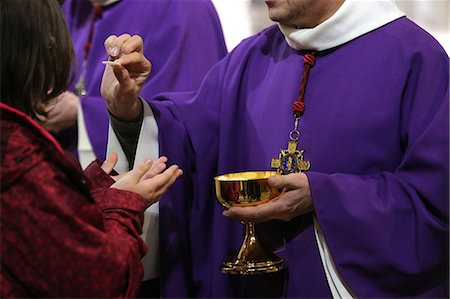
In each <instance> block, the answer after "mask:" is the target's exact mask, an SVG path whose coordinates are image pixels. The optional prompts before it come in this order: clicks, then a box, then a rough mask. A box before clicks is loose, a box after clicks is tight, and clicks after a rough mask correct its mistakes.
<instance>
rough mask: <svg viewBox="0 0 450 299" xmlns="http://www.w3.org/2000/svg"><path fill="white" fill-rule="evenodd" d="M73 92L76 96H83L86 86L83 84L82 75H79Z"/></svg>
mask: <svg viewBox="0 0 450 299" xmlns="http://www.w3.org/2000/svg"><path fill="white" fill-rule="evenodd" d="M74 92H75V94H76V95H77V96H85V95H86V86H85V84H84V77H81V78H80V80H79V81H78V82H77V84H76V85H75V90H74Z"/></svg>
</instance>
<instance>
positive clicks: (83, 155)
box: [77, 104, 95, 169]
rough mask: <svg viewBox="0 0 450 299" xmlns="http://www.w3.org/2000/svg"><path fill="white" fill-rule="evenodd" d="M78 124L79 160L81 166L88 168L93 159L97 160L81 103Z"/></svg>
mask: <svg viewBox="0 0 450 299" xmlns="http://www.w3.org/2000/svg"><path fill="white" fill-rule="evenodd" d="M77 126H78V144H77V150H78V160H79V161H80V165H81V168H82V169H86V167H87V166H88V165H89V164H91V162H92V161H94V160H95V153H94V150H93V148H92V144H91V141H90V139H89V135H88V133H87V129H86V124H85V123H84V113H83V107H82V105H81V104H80V105H78V113H77Z"/></svg>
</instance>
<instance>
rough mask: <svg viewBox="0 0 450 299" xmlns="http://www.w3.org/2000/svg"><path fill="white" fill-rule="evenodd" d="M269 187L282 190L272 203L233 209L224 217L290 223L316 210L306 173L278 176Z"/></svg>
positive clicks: (226, 212)
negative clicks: (274, 220) (275, 220)
mask: <svg viewBox="0 0 450 299" xmlns="http://www.w3.org/2000/svg"><path fill="white" fill-rule="evenodd" d="M268 182H269V185H270V186H272V187H275V188H278V189H280V190H282V193H281V194H280V195H279V196H278V197H276V198H274V199H272V200H271V201H269V202H267V203H264V204H260V205H258V206H251V207H232V208H230V209H228V210H226V211H224V212H223V215H225V216H227V217H230V218H234V219H238V220H241V221H244V222H253V223H259V222H264V221H268V220H273V219H277V220H283V221H290V220H292V219H293V218H295V217H297V216H300V215H304V214H306V213H309V212H312V211H313V210H314V207H313V203H312V198H311V191H310V188H309V182H308V178H307V176H306V175H305V174H304V173H292V174H289V175H278V176H273V177H270V178H269V181H268Z"/></svg>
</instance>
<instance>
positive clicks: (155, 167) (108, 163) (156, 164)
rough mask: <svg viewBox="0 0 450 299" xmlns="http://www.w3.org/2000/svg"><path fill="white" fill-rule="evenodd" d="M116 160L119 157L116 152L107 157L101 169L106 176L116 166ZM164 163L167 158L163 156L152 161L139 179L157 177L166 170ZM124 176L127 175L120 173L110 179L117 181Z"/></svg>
mask: <svg viewBox="0 0 450 299" xmlns="http://www.w3.org/2000/svg"><path fill="white" fill-rule="evenodd" d="M118 159H119V156H118V155H117V153H116V152H113V153H111V155H109V157H108V158H107V159H106V160H105V161H104V162H103V164H102V166H101V168H102V169H103V171H104V172H106V173H107V174H110V173H111V171H112V170H113V169H114V167H115V166H116V164H117V161H118ZM166 162H167V157H165V156H161V157H159V158H158V159H157V160H154V161H153V162H152V166H151V167H150V169H149V170H148V171H147V173H145V174H144V175H143V176H142V177H141V180H145V179H149V178H152V177H154V176H155V175H157V174H158V173H161V172H162V171H163V170H164V169H165V168H166ZM126 174H127V173H122V174H119V175H115V176H111V178H113V179H114V180H115V181H117V180H119V179H120V178H121V177H122V176H124V175H126Z"/></svg>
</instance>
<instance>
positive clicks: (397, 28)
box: [382, 17, 448, 57]
mask: <svg viewBox="0 0 450 299" xmlns="http://www.w3.org/2000/svg"><path fill="white" fill-rule="evenodd" d="M382 31H383V33H384V34H386V35H387V36H388V37H389V38H388V39H386V42H387V43H388V44H389V43H390V44H392V45H396V46H400V47H401V48H402V49H403V50H407V51H410V52H429V53H430V54H431V53H432V54H434V55H439V54H440V55H445V56H447V57H448V55H447V53H446V52H445V50H444V48H443V47H442V45H441V44H440V43H439V42H438V41H437V40H436V38H435V37H433V36H432V35H431V34H430V33H429V32H428V31H426V30H425V29H424V28H422V27H421V26H419V25H417V24H416V23H414V22H413V21H412V20H410V19H408V18H407V17H401V18H399V19H397V20H394V21H392V22H391V23H389V24H387V25H386V26H384V28H382Z"/></svg>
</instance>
